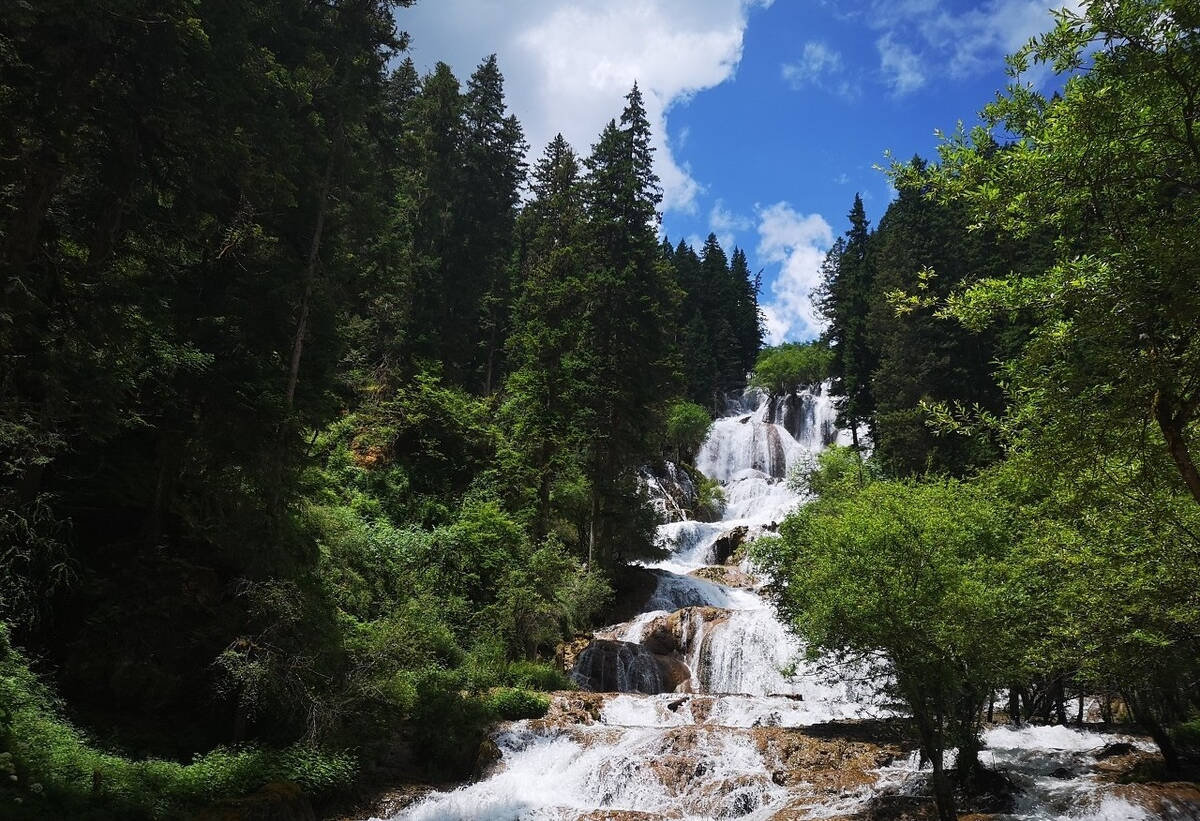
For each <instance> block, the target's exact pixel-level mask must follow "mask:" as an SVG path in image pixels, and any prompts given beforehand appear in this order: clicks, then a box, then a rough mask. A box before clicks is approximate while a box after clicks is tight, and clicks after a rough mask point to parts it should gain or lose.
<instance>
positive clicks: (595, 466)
mask: <svg viewBox="0 0 1200 821" xmlns="http://www.w3.org/2000/svg"><path fill="white" fill-rule="evenodd" d="M625 99H626V106H625V109H624V111H623V112H622V114H621V119H620V123H619V124H618V123H617V122H616V121H610V122H609V124H608V125H607V126H605V128H604V130H603V131H602V132H601V134H600V137H599V139H598V140H597V142H596V144H595V145H594V146H593V147H592V153H591V155H590V156H589V157H588V158H587V160H586V161H585V165H586V167H587V176H586V182H585V188H584V191H585V203H586V208H587V222H588V227H587V239H586V242H587V245H586V248H587V254H588V265H589V270H588V272H587V276H586V278H585V280H584V281H583V282H582V283H581V285H582V296H583V300H584V303H585V305H586V314H585V317H586V332H585V336H584V338H583V349H584V352H585V354H586V356H587V357H588V363H589V367H588V373H589V380H590V384H589V397H588V399H587V401H586V403H585V405H584V412H585V413H586V415H587V419H588V427H589V429H590V430H589V432H590V434H591V436H590V440H591V445H590V453H589V455H588V468H587V473H588V479H589V480H590V482H591V483H592V504H591V511H590V516H589V523H588V526H589V531H590V533H589V540H588V542H589V557H592V556H594V554H595V551H596V548H597V547H604V548H605V549H606V550H607V552H609V553H610V554H611V553H612V552H613V551H614V549H615V548H616V546H617V543H618V542H619V540H618V539H616V538H615V534H616V532H617V531H616V529H617V528H618V527H619V526H620V524H621V521H622V518H621V516H620V515H619V513H620V509H621V507H620V505H621V503H622V500H628V499H630V497H631V495H632V494H633V490H632V487H633V476H632V471H633V469H634V468H635V467H636V466H637V465H638V464H639V463H640V462H641V461H642V460H643V459H645V458H646V457H647V456H648V455H649V449H650V445H651V434H652V432H653V430H654V428H655V427H656V425H657V422H658V417H659V413H658V412H657V406H659V405H660V404H661V403H662V402H664V401H665V400H666V398H667V397H668V395H669V393H670V389H671V387H672V382H673V373H674V369H673V363H672V361H671V360H672V356H671V355H672V339H671V336H670V332H669V330H668V327H669V325H670V319H671V317H672V316H673V315H674V313H675V306H676V304H677V301H678V292H677V288H676V285H675V283H674V279H673V277H672V275H671V271H670V268H669V267H668V266H667V265H666V263H665V262H664V261H663V259H662V257H661V255H660V253H659V245H658V239H657V237H656V235H655V227H656V226H657V225H658V219H659V218H658V213H657V207H658V204H659V203H660V202H661V201H662V192H661V190H660V188H659V184H658V177H657V175H656V174H655V173H654V166H653V151H654V149H653V148H652V147H651V145H650V123H649V121H648V120H647V118H646V109H645V106H644V105H643V102H642V94H641V91H640V90H639V89H638V87H637V85H634V87H633V89H632V90H631V91H630V92H629V94H628V95H627V96H626V98H625Z"/></svg>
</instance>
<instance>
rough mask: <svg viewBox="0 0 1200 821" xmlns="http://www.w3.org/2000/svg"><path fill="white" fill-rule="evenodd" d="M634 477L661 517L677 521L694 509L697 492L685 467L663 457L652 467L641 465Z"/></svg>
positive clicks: (665, 520)
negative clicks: (636, 475) (636, 476)
mask: <svg viewBox="0 0 1200 821" xmlns="http://www.w3.org/2000/svg"><path fill="white" fill-rule="evenodd" d="M638 481H639V482H640V483H641V485H642V486H643V487H644V488H645V489H646V494H647V495H648V496H649V497H650V504H651V505H653V507H654V509H655V510H656V511H657V512H658V515H659V518H660V519H661V520H662V521H664V522H681V521H683V520H684V519H687V518H689V513H690V512H692V511H695V510H696V506H697V504H698V502H699V499H700V494H699V492H698V491H697V490H696V484H695V482H693V481H692V476H691V474H690V473H688V471H687V469H686V468H684V467H681V466H679V465H677V464H675V463H674V462H671V461H663V462H662V463H661V464H659V465H656V466H654V467H653V468H649V467H643V468H641V469H640V470H639V471H638Z"/></svg>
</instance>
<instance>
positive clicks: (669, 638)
mask: <svg viewBox="0 0 1200 821" xmlns="http://www.w3.org/2000/svg"><path fill="white" fill-rule="evenodd" d="M728 619H729V611H727V610H722V609H721V608H719V607H684V608H681V609H679V610H676V611H675V612H673V613H668V614H667V615H665V616H659V617H658V618H656V619H654V620H653V621H651V622H650V623H649V624H647V625H646V627H645V629H644V630H643V632H642V646H644V647H645V648H646V649H647V650H649V651H650V652H652V653H658V654H660V655H667V654H671V653H677V654H680V655H683V656H687V655H689V654H690V653H691V652H692V650H693V647H694V642H695V640H696V639H697V637H700V638H701V639H702V638H703V636H704V635H707V634H708V632H709V630H710V629H711V627H712V626H713V625H716V624H721V623H724V622H725V621H728Z"/></svg>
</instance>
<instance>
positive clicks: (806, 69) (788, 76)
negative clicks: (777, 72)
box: [782, 40, 842, 89]
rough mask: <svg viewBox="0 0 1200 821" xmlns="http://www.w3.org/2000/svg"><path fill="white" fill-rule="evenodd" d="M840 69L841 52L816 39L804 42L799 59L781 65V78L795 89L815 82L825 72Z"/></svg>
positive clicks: (838, 70) (831, 72) (836, 71)
mask: <svg viewBox="0 0 1200 821" xmlns="http://www.w3.org/2000/svg"><path fill="white" fill-rule="evenodd" d="M841 71H842V54H841V52H839V51H836V50H834V49H831V48H830V47H829V46H827V45H825V44H824V43H821V42H818V41H816V40H813V41H810V42H807V43H805V44H804V48H803V49H802V50H801V52H800V59H799V60H797V61H796V62H794V63H784V64H783V66H782V73H783V79H785V80H787V81H788V82H789V83H790V84H791V86H792V88H797V89H798V88H801V87H802V86H805V85H808V84H810V83H816V82H817V81H819V80H820V79H821V78H822V77H823V76H824V75H826V74H840V73H841Z"/></svg>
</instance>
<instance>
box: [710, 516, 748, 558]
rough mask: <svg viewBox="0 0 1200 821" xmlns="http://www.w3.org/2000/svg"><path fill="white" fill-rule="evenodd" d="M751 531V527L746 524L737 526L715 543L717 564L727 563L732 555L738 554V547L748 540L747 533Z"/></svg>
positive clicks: (714, 552)
mask: <svg viewBox="0 0 1200 821" xmlns="http://www.w3.org/2000/svg"><path fill="white" fill-rule="evenodd" d="M749 532H750V528H748V527H746V526H744V525H743V526H741V527H735V528H733V530H730V531H729V532H728V533H726V534H725V535H724V536H722V537H721V538H719V539H717V540H716V542H714V543H713V562H714V563H715V564H725V563H726V562H728V561H729V559H730V558H731V557H732V556H735V555H737V552H738V549H739V548H741V546H742V543H743V542H745V541H746V534H747V533H749Z"/></svg>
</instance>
